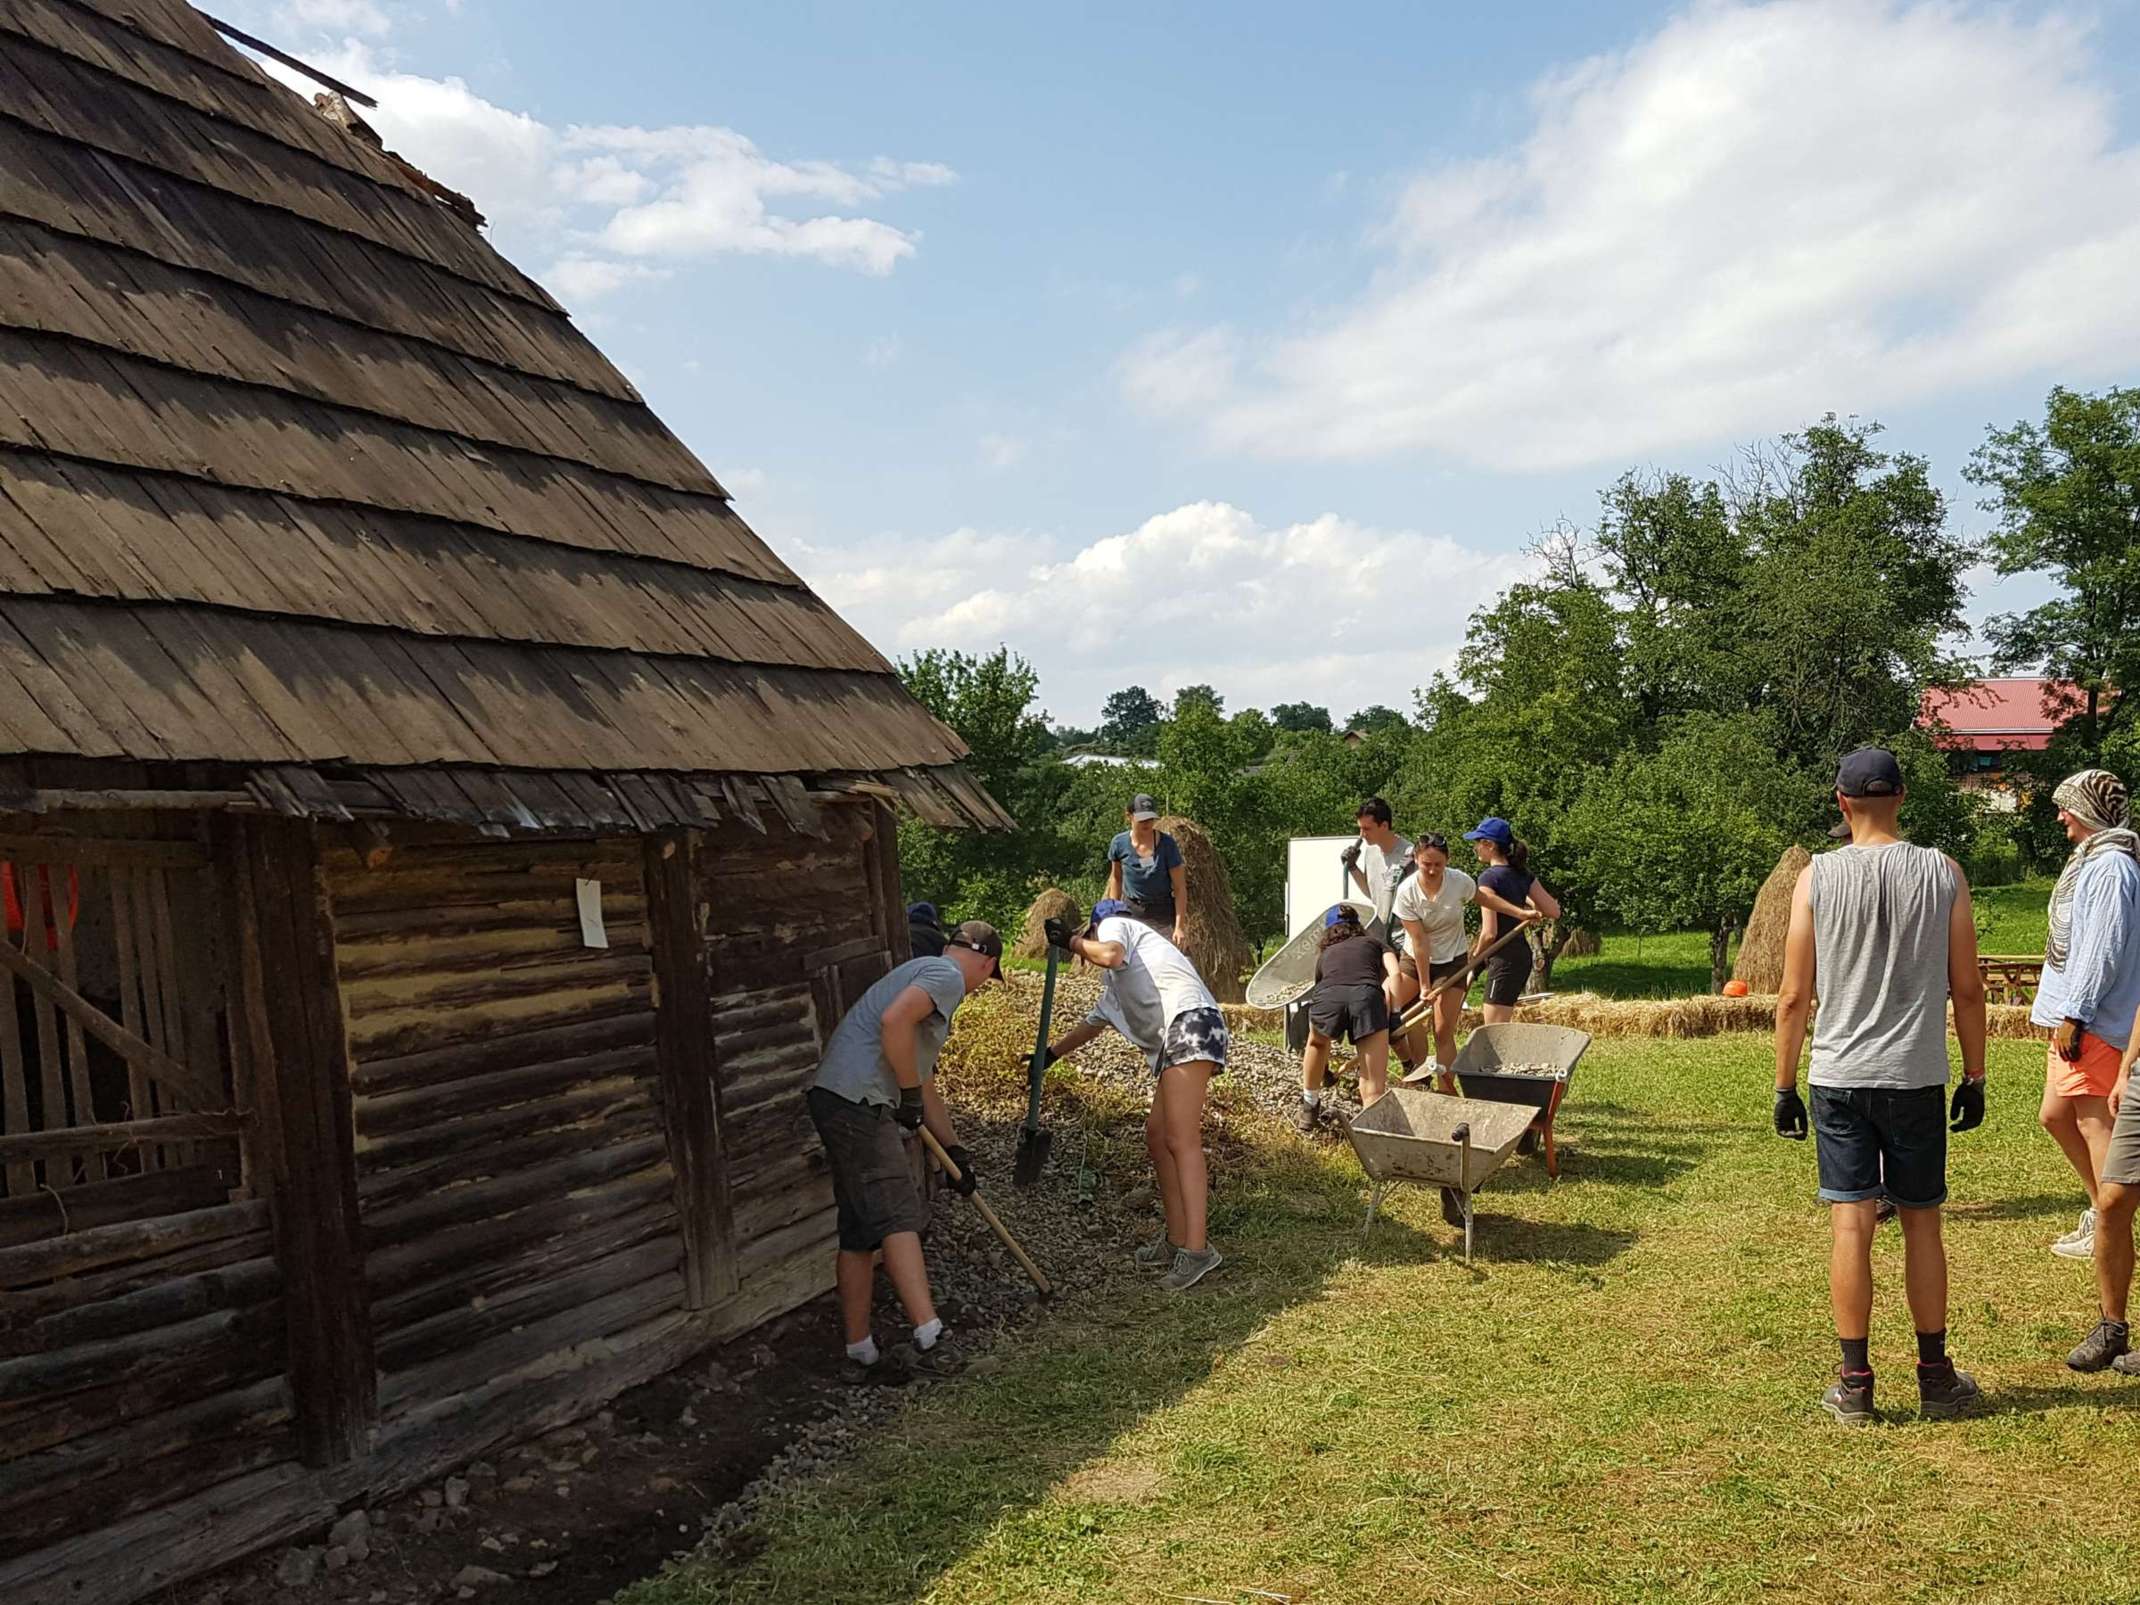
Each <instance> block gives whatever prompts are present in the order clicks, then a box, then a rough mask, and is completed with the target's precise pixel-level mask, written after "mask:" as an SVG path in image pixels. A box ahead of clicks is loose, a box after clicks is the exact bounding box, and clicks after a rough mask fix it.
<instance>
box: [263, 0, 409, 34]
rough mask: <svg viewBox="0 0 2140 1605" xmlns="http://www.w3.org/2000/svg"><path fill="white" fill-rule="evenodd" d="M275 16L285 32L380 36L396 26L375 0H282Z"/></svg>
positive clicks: (278, 27)
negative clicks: (374, 2)
mask: <svg viewBox="0 0 2140 1605" xmlns="http://www.w3.org/2000/svg"><path fill="white" fill-rule="evenodd" d="M274 19H275V25H276V28H277V30H278V31H279V32H281V33H283V34H284V35H285V36H287V35H289V34H291V33H293V32H313V33H331V34H342V35H360V36H363V37H367V38H377V37H378V36H380V35H381V34H384V33H385V32H386V31H387V30H388V29H389V28H390V27H392V26H393V24H392V23H391V22H390V21H389V20H388V19H387V15H386V13H385V12H384V11H383V10H381V9H380V8H379V7H378V6H377V5H375V4H373V0H282V3H281V4H280V5H277V6H276V7H275V10H274Z"/></svg>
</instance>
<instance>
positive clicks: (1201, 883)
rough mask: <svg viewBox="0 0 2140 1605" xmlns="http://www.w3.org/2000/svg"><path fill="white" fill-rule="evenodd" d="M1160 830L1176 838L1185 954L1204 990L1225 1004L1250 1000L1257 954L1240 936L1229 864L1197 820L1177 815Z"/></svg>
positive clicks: (1161, 825) (1161, 822)
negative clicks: (1185, 899) (1184, 900)
mask: <svg viewBox="0 0 2140 1605" xmlns="http://www.w3.org/2000/svg"><path fill="white" fill-rule="evenodd" d="M1159 828H1160V829H1161V830H1163V831H1165V832H1166V833H1167V834H1168V835H1170V836H1172V837H1173V838H1174V844H1175V845H1176V846H1177V847H1179V848H1180V849H1181V860H1182V877H1183V882H1184V885H1185V888H1186V890H1187V892H1188V894H1189V912H1188V917H1187V918H1186V919H1185V920H1183V921H1182V950H1183V951H1184V952H1186V953H1187V954H1188V955H1189V959H1190V962H1191V963H1193V964H1194V965H1195V966H1196V969H1197V973H1198V974H1199V975H1201V976H1203V978H1204V985H1206V986H1208V987H1210V988H1211V995H1212V996H1213V997H1215V998H1217V999H1218V1001H1219V1002H1221V1003H1240V1002H1243V1001H1245V1000H1246V998H1247V995H1248V994H1247V992H1246V990H1245V984H1246V980H1247V976H1248V972H1249V971H1250V970H1251V969H1253V968H1254V967H1255V962H1256V953H1255V949H1253V948H1251V947H1250V946H1249V945H1248V938H1247V937H1245V936H1243V935H1242V934H1241V921H1240V917H1239V915H1238V914H1236V913H1235V911H1234V901H1233V883H1232V882H1231V881H1230V880H1228V879H1227V878H1226V862H1225V860H1224V859H1222V858H1220V857H1219V850H1218V849H1217V848H1216V847H1214V846H1212V845H1211V838H1210V837H1209V836H1207V835H1205V834H1204V827H1203V826H1201V825H1199V824H1198V823H1197V822H1196V821H1195V820H1193V819H1184V818H1182V817H1181V816H1179V815H1173V816H1170V817H1169V818H1166V819H1162V820H1161V821H1160V822H1159Z"/></svg>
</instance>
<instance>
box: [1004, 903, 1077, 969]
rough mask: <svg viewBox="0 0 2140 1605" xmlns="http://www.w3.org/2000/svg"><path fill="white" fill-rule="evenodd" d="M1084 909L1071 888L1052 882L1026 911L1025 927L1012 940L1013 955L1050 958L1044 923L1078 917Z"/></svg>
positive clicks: (1029, 957)
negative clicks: (1078, 904) (1064, 887)
mask: <svg viewBox="0 0 2140 1605" xmlns="http://www.w3.org/2000/svg"><path fill="white" fill-rule="evenodd" d="M1084 912H1085V911H1084V910H1083V909H1081V908H1079V907H1078V906H1077V900H1076V899H1075V898H1073V897H1072V896H1071V895H1070V894H1069V893H1068V892H1066V891H1063V890H1062V889H1061V888H1059V887H1054V886H1050V887H1049V888H1048V889H1047V890H1046V891H1044V892H1042V893H1041V894H1040V895H1039V896H1038V897H1036V898H1034V899H1033V906H1032V907H1031V908H1029V909H1027V910H1026V911H1025V927H1024V929H1022V930H1021V931H1020V932H1019V933H1018V940H1017V941H1016V942H1014V943H1012V944H1011V954H1012V956H1013V957H1015V958H1021V959H1044V958H1046V957H1047V956H1048V937H1047V933H1046V931H1045V930H1043V929H1042V927H1043V926H1045V925H1046V924H1047V922H1048V921H1049V920H1065V919H1067V920H1074V919H1077V918H1078V917H1080V916H1081V915H1082V914H1083V913H1084Z"/></svg>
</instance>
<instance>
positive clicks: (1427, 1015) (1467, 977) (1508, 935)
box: [1390, 919, 1538, 1087]
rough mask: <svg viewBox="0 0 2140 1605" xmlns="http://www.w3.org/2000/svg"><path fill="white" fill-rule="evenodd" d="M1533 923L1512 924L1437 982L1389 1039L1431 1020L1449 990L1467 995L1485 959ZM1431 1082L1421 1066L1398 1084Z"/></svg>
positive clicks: (1430, 1073) (1527, 921)
mask: <svg viewBox="0 0 2140 1605" xmlns="http://www.w3.org/2000/svg"><path fill="white" fill-rule="evenodd" d="M1537 923H1538V921H1536V920H1534V919H1521V920H1518V921H1516V923H1515V925H1514V926H1512V927H1511V928H1510V929H1509V930H1507V931H1505V932H1503V933H1502V934H1501V936H1499V937H1498V938H1496V939H1495V941H1494V943H1493V944H1492V946H1490V947H1488V948H1487V949H1486V951H1485V952H1483V953H1481V954H1480V955H1479V956H1478V957H1477V958H1475V959H1473V960H1472V961H1471V962H1470V963H1468V964H1466V965H1465V966H1464V967H1463V968H1462V969H1461V970H1458V971H1457V972H1456V974H1454V975H1452V976H1450V977H1449V978H1448V979H1447V980H1446V981H1442V982H1440V983H1439V984H1438V985H1436V986H1435V987H1434V988H1433V990H1432V991H1430V992H1428V993H1427V994H1426V995H1425V996H1423V997H1421V998H1420V999H1419V1000H1418V1001H1417V1002H1415V1003H1414V1004H1413V1005H1412V1006H1411V1007H1410V1008H1409V1009H1407V1010H1405V1012H1404V1018H1402V1019H1401V1020H1399V1021H1398V1022H1397V1024H1396V1025H1395V1026H1394V1027H1393V1028H1392V1029H1391V1032H1390V1035H1391V1036H1392V1037H1395V1036H1399V1035H1402V1034H1403V1033H1405V1032H1407V1031H1410V1030H1411V1029H1412V1028H1413V1027H1414V1026H1416V1025H1418V1024H1419V1023H1420V1022H1421V1021H1423V1020H1429V1019H1432V1018H1433V1016H1434V1000H1435V999H1436V998H1438V997H1440V996H1441V995H1442V994H1443V993H1444V992H1446V991H1448V990H1449V989H1450V988H1451V987H1453V986H1461V987H1463V988H1464V990H1465V991H1467V992H1468V991H1470V990H1471V983H1472V982H1473V981H1474V980H1476V979H1477V978H1478V973H1479V968H1480V966H1481V965H1483V964H1485V962H1486V961H1487V960H1488V959H1490V958H1492V957H1493V956H1494V955H1495V954H1496V953H1498V952H1500V951H1501V949H1503V948H1504V947H1506V946H1508V944H1509V943H1511V942H1513V941H1514V940H1515V939H1516V938H1517V937H1519V936H1521V935H1523V933H1524V932H1526V931H1528V930H1529V929H1530V928H1531V927H1532V926H1533V925H1536V924H1537ZM1448 1068H1449V1067H1448V1066H1447V1065H1443V1066H1442V1069H1444V1070H1447V1069H1448ZM1433 1079H1434V1073H1433V1072H1432V1071H1431V1070H1429V1069H1427V1068H1426V1067H1425V1066H1424V1065H1422V1066H1421V1067H1420V1068H1419V1069H1417V1070H1414V1071H1413V1072H1412V1073H1411V1074H1410V1075H1408V1076H1406V1077H1405V1078H1404V1081H1403V1083H1402V1084H1403V1085H1404V1086H1407V1087H1416V1086H1420V1085H1422V1084H1423V1083H1425V1082H1428V1081H1431V1080H1433Z"/></svg>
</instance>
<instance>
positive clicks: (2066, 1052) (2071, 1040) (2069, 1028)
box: [2051, 1018, 2088, 1064]
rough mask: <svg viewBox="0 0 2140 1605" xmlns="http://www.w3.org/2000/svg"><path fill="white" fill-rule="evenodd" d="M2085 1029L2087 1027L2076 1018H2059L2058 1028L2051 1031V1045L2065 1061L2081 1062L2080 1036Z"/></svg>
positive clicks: (2083, 1033)
mask: <svg viewBox="0 0 2140 1605" xmlns="http://www.w3.org/2000/svg"><path fill="white" fill-rule="evenodd" d="M2087 1030H2088V1028H2087V1027H2086V1026H2084V1025H2082V1024H2081V1023H2080V1021H2078V1020H2075V1019H2070V1018H2068V1019H2065V1020H2061V1021H2059V1023H2058V1029H2057V1030H2055V1031H2053V1032H2052V1033H2051V1046H2052V1047H2053V1048H2054V1049H2055V1050H2056V1051H2057V1053H2058V1056H2059V1057H2060V1058H2061V1059H2063V1060H2065V1061H2066V1063H2068V1064H2079V1063H2080V1062H2081V1038H2082V1036H2084V1035H2085V1034H2086V1033H2087Z"/></svg>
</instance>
